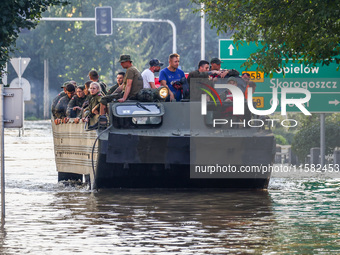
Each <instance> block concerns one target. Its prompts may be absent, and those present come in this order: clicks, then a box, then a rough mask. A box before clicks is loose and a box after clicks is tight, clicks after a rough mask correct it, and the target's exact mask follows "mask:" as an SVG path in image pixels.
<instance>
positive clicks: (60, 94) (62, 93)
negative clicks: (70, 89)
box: [51, 81, 70, 119]
mask: <svg viewBox="0 0 340 255" xmlns="http://www.w3.org/2000/svg"><path fill="white" fill-rule="evenodd" d="M69 83H70V82H68V81H67V82H65V83H64V84H63V85H61V88H62V89H63V91H61V92H60V93H59V94H58V95H57V96H56V97H55V98H54V99H53V101H52V105H51V112H52V116H53V119H56V118H57V117H56V116H55V113H56V111H55V107H56V105H57V103H58V102H59V100H60V98H62V97H63V96H65V95H66V85H67V84H69Z"/></svg>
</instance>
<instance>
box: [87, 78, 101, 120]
mask: <svg viewBox="0 0 340 255" xmlns="http://www.w3.org/2000/svg"><path fill="white" fill-rule="evenodd" d="M90 94H91V97H90V100H89V105H88V106H87V107H86V108H85V109H84V115H83V121H84V122H89V123H93V122H95V121H96V120H95V121H92V119H97V117H98V114H99V107H100V100H101V98H102V93H101V91H100V84H99V83H98V82H92V83H91V85H90Z"/></svg>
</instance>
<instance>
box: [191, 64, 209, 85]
mask: <svg viewBox="0 0 340 255" xmlns="http://www.w3.org/2000/svg"><path fill="white" fill-rule="evenodd" d="M193 78H209V62H208V61H206V60H201V61H200V62H198V69H197V70H195V71H192V72H190V73H189V75H188V78H187V81H188V83H189V85H190V80H191V79H193Z"/></svg>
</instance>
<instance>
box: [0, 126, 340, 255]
mask: <svg viewBox="0 0 340 255" xmlns="http://www.w3.org/2000/svg"><path fill="white" fill-rule="evenodd" d="M26 127H27V126H26ZM40 127H41V128H40V129H38V130H37V131H34V130H36V129H33V128H32V130H30V129H28V130H25V134H26V136H27V137H23V138H18V137H16V134H17V130H16V131H15V134H14V131H6V132H7V133H6V134H7V136H6V138H5V142H7V144H6V161H7V162H6V181H7V183H6V224H5V226H4V229H1V230H0V254H1V255H2V254H5V255H6V254H74V253H79V254H331V253H333V254H336V253H337V252H338V250H339V248H340V243H339V240H340V236H339V229H340V228H339V227H340V223H339V212H340V203H339V200H340V194H339V188H340V180H339V179H330V178H328V179H327V178H322V177H320V178H315V179H279V178H273V179H272V180H271V182H270V186H269V190H268V191H211V190H210V191H209V190H177V191H176V190H119V189H117V190H100V191H99V192H93V193H92V192H90V191H88V190H87V189H86V187H83V186H76V187H72V186H65V185H62V184H58V183H56V181H57V173H56V171H55V165H54V158H53V157H54V155H53V146H52V138H51V134H50V128H49V126H48V125H42V126H40ZM11 132H13V133H11ZM30 132H31V136H29V135H30ZM32 134H33V135H32Z"/></svg>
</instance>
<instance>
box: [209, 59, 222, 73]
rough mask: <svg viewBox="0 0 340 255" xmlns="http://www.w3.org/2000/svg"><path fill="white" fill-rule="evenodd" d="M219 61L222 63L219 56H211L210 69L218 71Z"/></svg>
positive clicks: (219, 67) (219, 68)
mask: <svg viewBox="0 0 340 255" xmlns="http://www.w3.org/2000/svg"><path fill="white" fill-rule="evenodd" d="M221 63H223V62H222V61H221V60H220V59H219V58H212V59H211V60H210V65H211V70H216V71H220V70H221Z"/></svg>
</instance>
